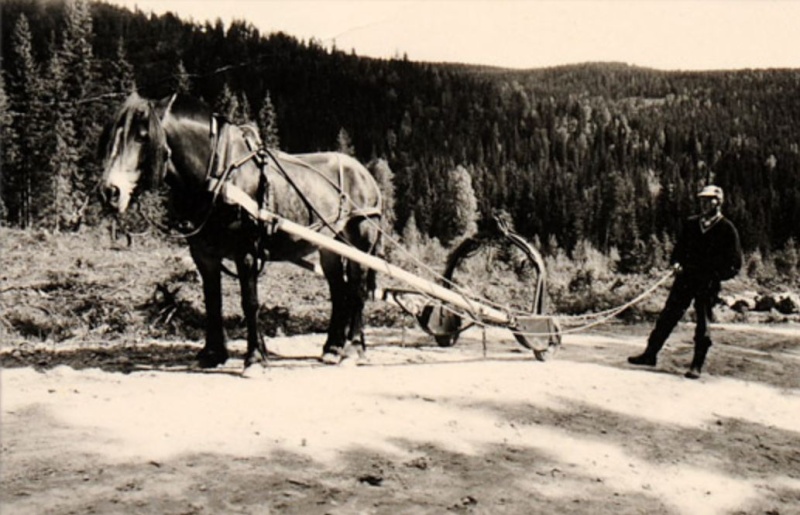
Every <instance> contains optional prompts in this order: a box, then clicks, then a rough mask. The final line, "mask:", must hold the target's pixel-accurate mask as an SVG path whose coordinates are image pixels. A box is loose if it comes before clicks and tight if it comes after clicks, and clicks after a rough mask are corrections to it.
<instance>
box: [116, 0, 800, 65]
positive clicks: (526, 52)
mask: <svg viewBox="0 0 800 515" xmlns="http://www.w3.org/2000/svg"><path fill="white" fill-rule="evenodd" d="M104 1H105V2H106V3H110V4H117V5H121V6H124V7H128V8H130V9H132V10H133V9H134V8H138V9H139V10H141V11H143V12H145V13H148V14H149V13H155V14H163V13H165V12H167V11H171V12H172V13H174V14H176V15H178V16H179V17H180V18H181V19H183V20H185V21H189V20H191V21H195V22H198V23H203V22H205V21H211V22H215V21H216V20H217V19H221V20H222V21H223V22H224V23H225V25H226V26H228V25H229V24H230V22H231V21H232V20H246V21H248V22H250V23H251V24H253V25H254V26H255V27H256V28H258V29H259V31H261V33H262V34H269V33H271V32H277V31H282V32H284V33H286V34H289V35H292V36H294V37H297V38H298V39H301V40H305V41H308V40H310V39H311V38H314V39H315V40H317V41H318V42H320V43H321V44H323V45H324V46H326V47H330V46H332V45H335V46H336V48H338V49H340V50H344V51H347V52H350V51H351V50H354V51H355V53H356V54H358V55H359V56H368V57H379V58H391V57H401V56H403V55H407V56H408V58H409V60H411V61H426V62H454V63H469V64H484V65H492V66H500V67H507V68H541V67H548V66H558V65H563V64H575V63H584V62H596V61H614V62H622V63H627V64H630V65H636V66H644V67H649V68H656V69H660V70H723V69H724V70H731V69H742V68H800V28H799V27H800V0H638V1H629V0H592V1H589V0H561V1H547V0H491V1H490V0H428V1H420V0H405V1H402V0H104Z"/></svg>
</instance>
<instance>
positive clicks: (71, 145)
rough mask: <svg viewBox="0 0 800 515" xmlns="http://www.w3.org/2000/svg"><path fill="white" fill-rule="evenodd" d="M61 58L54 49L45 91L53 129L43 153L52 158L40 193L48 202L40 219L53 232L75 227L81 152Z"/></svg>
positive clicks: (78, 209)
mask: <svg viewBox="0 0 800 515" xmlns="http://www.w3.org/2000/svg"><path fill="white" fill-rule="evenodd" d="M62 58H63V54H61V53H60V52H54V53H53V56H52V57H51V59H50V63H49V66H48V70H47V75H46V77H47V91H46V93H45V97H46V98H47V99H48V104H49V105H50V106H52V108H51V109H50V110H48V115H47V122H48V124H49V125H50V126H51V127H52V130H51V131H49V133H48V134H47V138H46V142H47V146H46V152H47V155H49V156H51V160H50V163H49V164H50V166H49V167H48V172H49V173H48V175H49V177H48V179H49V180H48V181H47V183H46V184H47V186H46V187H45V188H46V192H43V194H44V195H45V198H48V199H49V200H50V201H49V202H48V203H47V210H46V211H45V212H44V213H43V215H44V216H43V218H44V220H43V222H45V223H47V225H50V226H51V227H53V228H54V229H55V230H56V231H58V230H61V229H64V228H74V227H75V226H76V225H77V223H78V222H79V221H80V213H79V211H80V208H79V205H80V201H79V199H78V191H77V190H78V188H77V186H79V184H77V180H78V174H79V170H80V165H79V160H80V154H79V150H78V147H79V143H78V138H77V135H76V132H75V122H74V118H73V117H74V116H75V114H76V111H75V110H74V109H70V107H71V105H70V104H71V103H72V102H71V99H70V98H69V97H68V91H67V88H66V87H65V83H66V82H67V77H66V76H67V73H66V69H65V67H64V61H63V60H62ZM47 190H49V191H47Z"/></svg>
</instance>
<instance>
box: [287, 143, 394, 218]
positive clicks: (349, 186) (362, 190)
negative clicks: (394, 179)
mask: <svg viewBox="0 0 800 515" xmlns="http://www.w3.org/2000/svg"><path fill="white" fill-rule="evenodd" d="M277 157H278V159H279V160H281V161H282V162H283V163H289V164H294V165H297V164H298V163H297V162H298V161H300V162H301V163H302V164H301V165H300V167H301V168H302V167H306V168H307V169H308V171H312V172H316V173H320V174H322V175H324V176H325V177H326V178H327V180H328V181H330V182H331V183H333V184H336V185H338V187H339V188H340V189H341V190H342V192H343V193H346V194H347V195H348V196H349V197H350V199H351V200H352V201H353V202H354V203H356V205H357V206H358V207H359V208H362V209H376V208H377V209H380V207H381V192H380V188H379V187H378V183H377V182H376V181H375V178H374V177H373V176H372V174H371V173H370V171H369V170H368V169H367V167H365V166H364V165H363V164H362V163H361V162H360V161H358V160H357V159H356V158H354V157H352V156H349V155H347V154H343V153H341V152H313V153H306V154H284V153H280V154H278V156H277Z"/></svg>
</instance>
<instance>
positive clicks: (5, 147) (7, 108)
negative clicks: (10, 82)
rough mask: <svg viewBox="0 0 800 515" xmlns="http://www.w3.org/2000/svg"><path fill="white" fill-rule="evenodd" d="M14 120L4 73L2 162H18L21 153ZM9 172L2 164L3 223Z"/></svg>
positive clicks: (0, 108) (0, 209)
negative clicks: (12, 134)
mask: <svg viewBox="0 0 800 515" xmlns="http://www.w3.org/2000/svg"><path fill="white" fill-rule="evenodd" d="M13 121H14V120H13V117H12V115H11V104H10V101H9V98H8V95H7V94H6V84H5V80H4V79H3V75H2V74H0V134H4V137H3V144H2V145H0V163H12V162H16V160H17V158H18V155H19V154H18V151H17V141H16V138H14V137H13V136H11V132H12V130H13ZM7 173H8V170H7V167H6V166H5V165H3V166H0V223H3V222H4V221H5V220H7V218H8V210H7V208H6V192H7V191H8V186H7V184H6V182H7V181H8V175H7Z"/></svg>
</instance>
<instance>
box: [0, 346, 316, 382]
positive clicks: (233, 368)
mask: <svg viewBox="0 0 800 515" xmlns="http://www.w3.org/2000/svg"><path fill="white" fill-rule="evenodd" d="M199 350H200V346H199V345H190V344H170V345H164V344H146V345H124V346H116V347H111V346H102V347H101V346H91V347H79V348H74V349H47V348H41V347H35V348H29V349H26V348H21V349H16V350H14V351H11V352H4V353H2V354H0V367H2V368H23V367H32V368H34V369H36V370H50V369H53V368H56V367H59V366H68V367H70V368H72V369H75V370H85V369H99V370H102V371H104V372H116V373H123V374H130V373H132V372H143V371H159V372H177V373H194V374H227V375H233V376H241V375H242V371H243V370H244V366H243V363H244V353H239V352H235V351H232V352H231V359H230V360H229V364H226V365H225V366H221V367H217V368H213V369H204V368H200V367H198V366H197V365H196V356H197V352H198V351H199ZM268 359H269V362H270V363H280V362H301V363H313V362H319V357H318V356H283V355H280V354H276V353H272V352H270V353H268Z"/></svg>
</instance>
